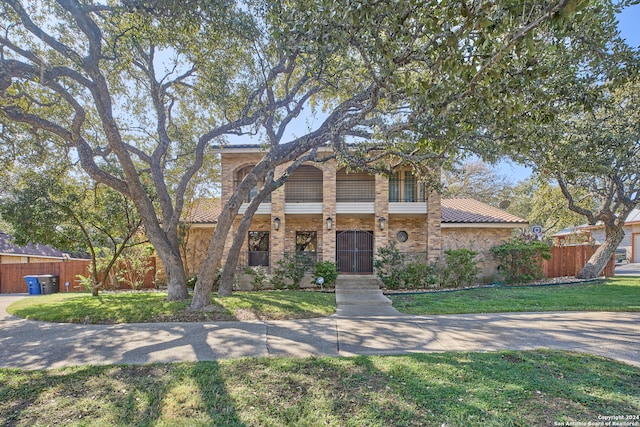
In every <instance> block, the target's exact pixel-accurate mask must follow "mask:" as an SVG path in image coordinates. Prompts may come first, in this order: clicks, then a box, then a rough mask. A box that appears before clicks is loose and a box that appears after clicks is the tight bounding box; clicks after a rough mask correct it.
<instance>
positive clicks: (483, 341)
mask: <svg viewBox="0 0 640 427" xmlns="http://www.w3.org/2000/svg"><path fill="white" fill-rule="evenodd" d="M24 297H25V296H7V295H2V296H0V367H4V368H22V369H48V368H60V367H66V366H76V365H104V364H143V363H156V362H162V363H168V362H179V361H205V360H216V359H224V358H237V357H245V356H272V355H274V356H309V355H331V356H351V355H357V354H363V355H373V354H403V353H413V352H444V351H494V350H505V349H513V350H530V349H536V348H553V349H562V350H573V351H579V352H586V353H591V354H597V355H601V356H605V357H609V358H612V359H616V360H620V361H623V362H626V363H629V364H633V365H636V366H640V340H639V339H638V337H640V313H609V312H559V313H501V314H471V315H444V316H408V315H395V316H352V315H349V316H344V315H340V314H337V315H334V316H330V317H324V318H317V319H305V320H295V321H273V322H271V321H270V322H203V323H146V324H123V325H76V324H57V323H45V322H35V321H29V320H23V319H19V318H16V317H13V316H10V315H8V314H7V313H6V310H5V308H6V307H7V306H8V305H9V304H10V303H11V302H13V301H16V300H17V299H19V298H24Z"/></svg>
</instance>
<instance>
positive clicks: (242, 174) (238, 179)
mask: <svg viewBox="0 0 640 427" xmlns="http://www.w3.org/2000/svg"><path fill="white" fill-rule="evenodd" d="M251 169H253V165H251V166H245V167H243V168H242V169H239V170H238V171H237V172H236V174H235V182H234V185H233V188H234V190H235V189H236V188H238V186H239V185H240V183H241V182H242V180H243V179H244V177H245V176H247V175H248V174H249V172H251ZM262 184H263V182H258V183H257V184H256V185H254V186H253V188H251V190H250V191H249V194H248V195H247V198H246V199H245V202H250V201H251V200H252V199H253V198H254V197H255V196H256V194H258V189H259V188H261V187H262ZM264 201H265V202H271V195H268V196H267V197H266V198H265V200H264Z"/></svg>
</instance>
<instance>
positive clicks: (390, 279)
mask: <svg viewBox="0 0 640 427" xmlns="http://www.w3.org/2000/svg"><path fill="white" fill-rule="evenodd" d="M404 261H405V257H404V255H403V254H402V253H401V252H400V251H399V250H398V246H397V244H396V242H395V241H393V240H392V241H391V242H390V243H389V244H388V245H387V246H383V247H380V248H378V249H377V251H376V257H375V259H374V260H373V268H374V269H375V271H376V274H377V276H378V278H379V279H380V280H381V281H382V283H383V284H384V286H385V287H386V288H387V289H396V288H399V287H401V286H402V275H403V272H404Z"/></svg>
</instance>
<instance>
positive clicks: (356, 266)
mask: <svg viewBox="0 0 640 427" xmlns="http://www.w3.org/2000/svg"><path fill="white" fill-rule="evenodd" d="M336 260H337V261H338V271H339V272H341V273H373V233H372V232H370V231H360V230H348V231H338V232H337V233H336Z"/></svg>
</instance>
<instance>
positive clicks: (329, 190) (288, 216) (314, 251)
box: [220, 145, 442, 274]
mask: <svg viewBox="0 0 640 427" xmlns="http://www.w3.org/2000/svg"><path fill="white" fill-rule="evenodd" d="M220 154H221V163H222V189H221V203H223V204H224V203H225V202H226V201H227V200H228V198H229V197H230V195H231V194H232V193H233V191H234V190H235V188H236V187H237V185H238V183H239V182H240V181H241V180H242V179H243V178H244V176H245V175H246V173H247V172H248V171H249V170H250V169H251V168H252V167H253V166H254V165H255V164H256V163H257V162H258V161H259V160H260V159H261V158H262V156H263V155H264V153H263V152H262V151H261V150H260V148H259V147H258V146H254V145H241V146H229V147H226V148H224V149H222V150H220ZM287 166H288V165H283V166H282V167H280V168H279V171H284V170H285V169H286V167H287ZM279 171H278V170H277V171H276V176H278V172H279ZM253 194H255V193H254V192H252V193H251V194H250V195H249V198H248V199H247V201H246V202H247V204H248V202H249V199H250V198H251V197H252V196H253ZM247 204H245V205H243V206H242V207H241V208H240V212H239V213H240V214H242V213H244V211H245V210H246V206H247ZM239 219H240V216H239V217H238V221H239ZM440 220H441V218H440V200H439V196H438V195H437V194H429V193H428V192H427V191H426V190H425V188H424V185H422V184H421V183H420V182H419V181H418V179H417V178H416V177H415V176H414V174H413V172H412V171H411V170H410V169H408V168H399V169H398V170H396V171H395V172H394V174H393V175H392V176H390V177H385V176H382V175H375V176H374V175H370V174H367V173H361V172H360V173H348V172H346V171H345V170H344V169H340V168H338V167H337V166H336V162H335V161H334V160H329V161H326V162H324V163H317V164H313V165H312V164H305V165H302V166H299V167H298V168H297V169H296V170H295V171H294V172H293V173H292V174H291V176H290V177H289V178H288V180H287V182H286V183H285V185H284V186H283V187H282V188H279V189H278V190H276V191H274V192H273V193H272V194H271V197H270V198H269V200H267V201H265V202H264V203H262V204H261V205H260V207H259V209H258V211H257V212H256V214H255V216H254V219H253V222H252V224H251V229H250V231H249V234H248V236H247V239H246V243H245V245H246V251H245V250H243V253H245V254H246V259H244V260H242V261H244V263H246V265H249V266H256V265H265V266H268V265H274V263H275V262H276V261H277V260H278V259H280V258H282V256H283V254H284V253H293V252H304V253H305V255H307V256H308V257H309V259H310V260H313V261H315V260H317V261H321V260H322V261H335V262H336V263H337V265H338V269H339V271H340V272H342V273H362V274H367V273H369V274H370V273H372V272H373V257H374V253H375V251H376V249H377V248H380V247H382V246H385V245H387V243H388V242H389V240H390V239H395V240H397V241H398V247H399V248H400V250H401V251H403V252H412V253H424V254H425V256H426V259H428V260H434V261H435V259H437V258H438V257H439V256H440V252H441V249H442V242H441V233H440ZM227 243H228V245H229V246H230V243H231V242H230V241H229V242H227Z"/></svg>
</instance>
